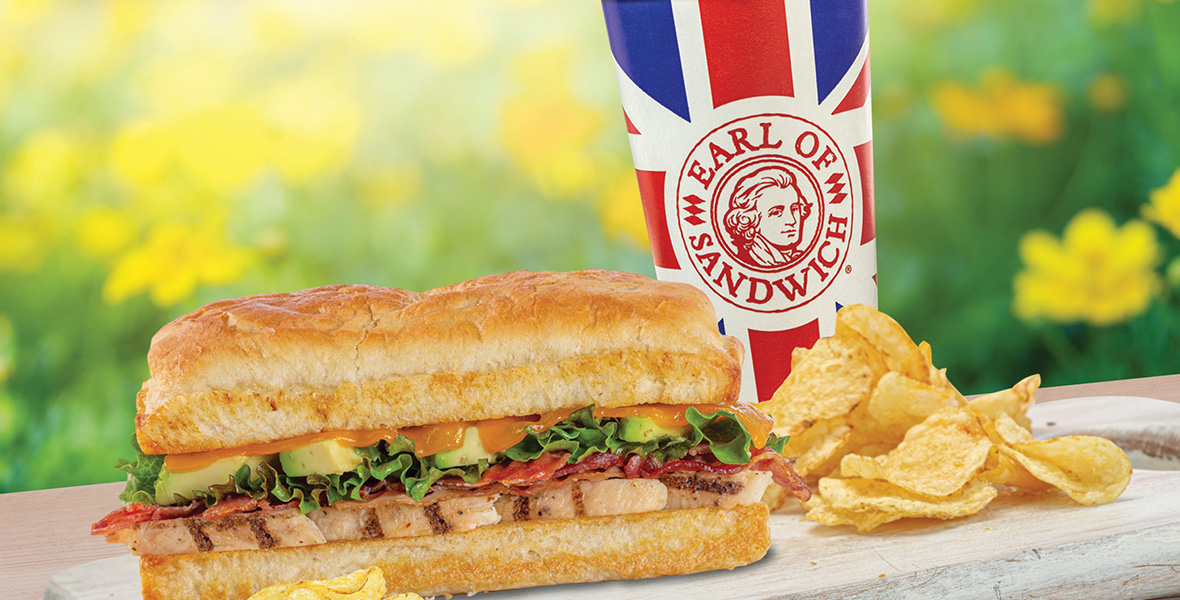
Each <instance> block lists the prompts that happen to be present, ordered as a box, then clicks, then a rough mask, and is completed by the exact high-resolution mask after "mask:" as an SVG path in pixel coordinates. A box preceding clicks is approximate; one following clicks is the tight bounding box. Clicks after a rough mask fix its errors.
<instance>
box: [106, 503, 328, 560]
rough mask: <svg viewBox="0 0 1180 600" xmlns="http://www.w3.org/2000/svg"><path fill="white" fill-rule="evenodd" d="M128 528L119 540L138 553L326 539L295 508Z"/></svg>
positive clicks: (279, 545)
mask: <svg viewBox="0 0 1180 600" xmlns="http://www.w3.org/2000/svg"><path fill="white" fill-rule="evenodd" d="M124 531H127V532H128V534H127V536H126V538H127V539H126V540H118V541H123V543H125V544H127V549H128V550H130V551H131V553H132V554H135V555H141V554H188V553H193V552H209V551H212V550H217V551H228V550H257V549H259V548H285V547H288V546H310V545H313V544H322V543H324V542H325V541H326V540H325V539H324V534H322V533H320V529H319V528H318V527H316V525H315V523H313V522H312V520H311V519H309V518H307V517H306V516H304V515H301V514H299V510H298V509H295V508H288V509H284V510H276V511H272V512H265V513H246V514H238V515H231V516H228V517H221V518H217V519H205V518H202V517H190V518H186V519H168V520H163V521H151V522H148V523H143V524H141V525H139V526H138V527H136V528H134V529H128V530H124Z"/></svg>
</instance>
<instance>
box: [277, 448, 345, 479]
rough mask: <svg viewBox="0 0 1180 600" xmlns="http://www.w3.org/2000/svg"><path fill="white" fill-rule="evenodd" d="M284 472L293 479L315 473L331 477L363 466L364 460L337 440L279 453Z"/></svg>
mask: <svg viewBox="0 0 1180 600" xmlns="http://www.w3.org/2000/svg"><path fill="white" fill-rule="evenodd" d="M279 462H280V463H282V465H283V472H284V473H286V474H287V475H289V476H292V477H305V476H307V475H311V474H313V473H318V474H320V475H331V474H333V473H347V472H349V471H354V470H356V468H357V467H359V466H361V463H362V462H364V459H363V458H362V457H361V455H360V454H358V453H357V451H356V449H355V448H353V447H352V446H344V445H342V444H341V443H340V442H337V441H335V440H325V441H323V442H316V443H314V444H309V445H307V446H304V447H302V448H296V449H294V450H289V451H287V452H280V453H279Z"/></svg>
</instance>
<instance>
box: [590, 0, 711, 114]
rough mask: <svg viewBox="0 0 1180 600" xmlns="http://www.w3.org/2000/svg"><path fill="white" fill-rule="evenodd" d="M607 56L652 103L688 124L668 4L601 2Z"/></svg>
mask: <svg viewBox="0 0 1180 600" xmlns="http://www.w3.org/2000/svg"><path fill="white" fill-rule="evenodd" d="M602 11H603V13H605V14H606V30H607V33H608V35H609V36H610V49H611V53H612V54H614V55H615V61H616V62H618V63H619V68H621V69H622V70H623V72H624V73H626V74H627V76H628V77H630V78H631V81H632V82H634V83H635V85H636V86H637V87H639V89H641V90H643V92H644V93H646V94H647V95H648V96H651V98H652V100H655V101H656V102H658V103H660V105H661V106H663V107H664V108H666V109H668V110H670V111H672V112H673V113H674V114H676V115H678V116H679V117H680V118H682V119H684V120H685V121H689V120H690V119H689V114H688V94H687V93H686V92H685V90H684V68H683V67H682V66H681V64H680V44H678V43H677V42H676V24H675V23H674V22H673V20H672V0H602Z"/></svg>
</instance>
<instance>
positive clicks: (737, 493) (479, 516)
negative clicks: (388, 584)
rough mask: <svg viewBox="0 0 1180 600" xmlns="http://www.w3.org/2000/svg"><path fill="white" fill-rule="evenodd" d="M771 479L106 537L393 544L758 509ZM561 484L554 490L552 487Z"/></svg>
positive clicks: (573, 489) (581, 482)
mask: <svg viewBox="0 0 1180 600" xmlns="http://www.w3.org/2000/svg"><path fill="white" fill-rule="evenodd" d="M771 477H772V476H771V474H770V473H768V472H765V471H743V472H741V473H737V474H734V475H715V474H711V473H704V472H685V473H670V474H667V475H662V476H660V477H659V478H658V479H626V478H622V477H616V478H611V479H603V478H600V477H597V476H589V475H588V476H586V477H584V478H583V477H577V478H576V479H574V480H573V481H568V482H567V483H566V484H565V485H555V486H551V487H542V488H540V489H534V490H533V492H532V493H531V494H528V495H519V496H518V495H513V494H497V493H492V494H481V495H469V494H466V493H464V494H458V493H456V494H446V495H440V496H438V497H437V498H438V499H437V501H434V502H427V503H424V504H419V503H414V502H412V501H411V500H410V499H409V498H408V497H407V496H405V495H402V494H398V495H389V496H385V497H378V498H374V499H373V500H370V501H367V502H353V501H347V502H337V503H335V504H333V505H332V506H329V507H325V508H321V509H319V510H315V511H312V512H310V513H308V514H307V515H300V514H299V511H298V509H296V508H287V509H281V510H275V511H270V512H250V513H240V514H236V515H231V516H226V517H219V518H215V519H206V518H203V517H189V518H177V519H167V520H161V521H150V522H146V523H141V524H140V525H137V526H136V527H134V528H132V529H123V530H120V531H118V532H115V533H113V534H111V535H110V536H108V538H107V539H108V540H109V541H112V542H121V543H125V544H127V546H128V548H129V549H130V550H131V552H132V553H133V554H137V555H142V554H187V553H193V552H210V551H227V550H254V549H259V548H281V547H287V546H305V545H310V544H322V543H324V542H331V541H337V540H357V539H370V538H394V537H413V536H422V535H432V534H438V533H449V532H457V531H469V530H471V529H475V528H476V527H483V526H485V525H495V524H497V523H511V522H516V521H531V520H536V519H572V518H577V517H598V516H606V515H625V514H634V513H642V512H650V511H656V510H674V509H683V508H697V507H721V508H732V507H734V506H737V505H741V504H753V503H755V502H758V501H759V499H760V498H761V497H762V493H763V491H765V489H766V487H767V486H768V485H770V482H771ZM554 483H556V482H554Z"/></svg>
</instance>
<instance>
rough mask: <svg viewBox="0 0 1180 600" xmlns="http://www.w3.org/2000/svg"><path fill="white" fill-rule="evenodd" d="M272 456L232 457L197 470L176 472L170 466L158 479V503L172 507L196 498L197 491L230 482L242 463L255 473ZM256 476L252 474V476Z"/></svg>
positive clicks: (162, 471) (163, 470) (161, 472)
mask: <svg viewBox="0 0 1180 600" xmlns="http://www.w3.org/2000/svg"><path fill="white" fill-rule="evenodd" d="M270 457H271V455H259V456H229V457H226V458H223V459H220V460H218V461H217V462H215V463H213V464H211V465H209V466H207V467H205V468H203V469H197V470H196V471H186V472H184V473H173V472H172V471H169V470H167V469H162V470H161V471H160V478H159V479H157V480H156V504H159V505H160V506H172V505H174V504H180V503H182V502H188V501H190V500H192V499H194V498H196V497H197V495H196V492H203V491H205V490H207V489H209V488H210V487H212V486H215V485H221V484H223V483H229V482H230V478H231V477H232V476H233V474H234V473H236V472H237V471H238V469H240V468H242V465H249V466H250V472H251V473H253V472H254V469H255V468H257V467H258V465H260V464H262V463H264V462H266V461H267V460H268V459H270ZM251 479H253V477H251Z"/></svg>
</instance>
